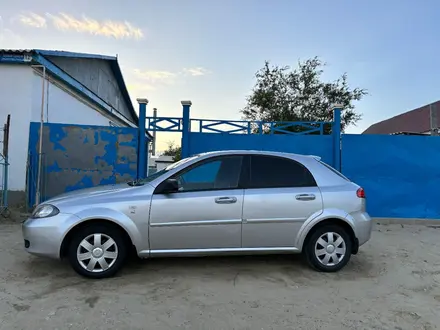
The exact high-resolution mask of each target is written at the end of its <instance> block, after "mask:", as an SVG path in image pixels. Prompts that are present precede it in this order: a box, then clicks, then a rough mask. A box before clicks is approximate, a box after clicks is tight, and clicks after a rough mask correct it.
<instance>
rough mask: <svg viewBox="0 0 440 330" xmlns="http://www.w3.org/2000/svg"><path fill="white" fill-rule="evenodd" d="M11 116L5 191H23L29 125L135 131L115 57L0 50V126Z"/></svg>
mask: <svg viewBox="0 0 440 330" xmlns="http://www.w3.org/2000/svg"><path fill="white" fill-rule="evenodd" d="M8 114H10V115H11V125H10V132H9V163H10V166H9V189H10V190H19V191H20V190H24V189H25V184H26V183H25V182H26V162H27V154H28V140H29V126H30V123H31V122H40V120H41V117H42V118H43V121H44V122H49V123H64V124H78V125H101V126H112V125H113V126H128V127H137V125H138V117H137V114H136V112H135V110H134V108H133V105H132V103H131V101H130V97H129V94H128V92H127V88H126V86H125V83H124V80H123V77H122V73H121V70H120V67H119V65H118V60H117V58H116V57H111V56H102V55H90V54H80V53H71V52H63V51H46V50H36V49H34V50H0V126H3V124H4V123H5V122H6V118H7V115H8Z"/></svg>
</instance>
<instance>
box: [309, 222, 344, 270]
mask: <svg viewBox="0 0 440 330" xmlns="http://www.w3.org/2000/svg"><path fill="white" fill-rule="evenodd" d="M351 251H352V241H351V239H350V236H349V235H348V234H347V232H346V231H345V230H344V228H342V227H341V226H337V225H327V226H323V227H318V228H317V229H316V230H315V231H314V233H313V234H312V236H311V237H310V239H309V240H308V242H307V244H306V246H305V247H304V254H305V257H306V260H307V262H308V263H309V265H310V266H311V267H312V268H314V269H316V270H318V271H322V272H336V271H338V270H340V269H342V268H343V267H344V266H345V265H346V264H347V263H348V261H349V260H350V257H351Z"/></svg>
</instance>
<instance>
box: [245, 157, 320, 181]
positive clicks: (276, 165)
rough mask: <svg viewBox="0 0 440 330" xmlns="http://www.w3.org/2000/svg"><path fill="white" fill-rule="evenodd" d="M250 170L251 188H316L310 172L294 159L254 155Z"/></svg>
mask: <svg viewBox="0 0 440 330" xmlns="http://www.w3.org/2000/svg"><path fill="white" fill-rule="evenodd" d="M250 169H251V170H250V183H249V186H250V188H283V187H313V186H316V182H315V179H314V178H313V176H312V174H311V173H310V171H309V170H308V169H307V168H306V167H305V166H304V165H302V164H300V163H298V162H296V161H294V160H292V159H288V158H283V157H274V156H257V155H253V156H251V166H250Z"/></svg>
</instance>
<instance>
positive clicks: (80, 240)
mask: <svg viewBox="0 0 440 330" xmlns="http://www.w3.org/2000/svg"><path fill="white" fill-rule="evenodd" d="M126 254H127V249H126V244H125V242H124V238H123V235H121V233H120V231H119V230H118V229H116V228H113V227H111V226H106V225H95V224H93V225H90V226H84V227H83V228H81V229H80V230H79V231H78V232H76V233H75V236H74V237H73V239H72V240H71V242H70V246H69V260H70V263H71V265H72V267H73V269H74V270H75V271H76V272H77V273H78V274H80V275H82V276H85V277H90V278H95V279H98V278H106V277H111V276H113V275H115V274H116V273H117V272H118V271H119V270H120V269H121V268H122V265H123V263H124V261H125V258H126Z"/></svg>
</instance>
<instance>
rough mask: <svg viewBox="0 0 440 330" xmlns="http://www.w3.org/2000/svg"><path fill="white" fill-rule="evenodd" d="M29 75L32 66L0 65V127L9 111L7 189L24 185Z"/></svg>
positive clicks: (30, 91) (29, 103) (29, 93)
mask: <svg viewBox="0 0 440 330" xmlns="http://www.w3.org/2000/svg"><path fill="white" fill-rule="evenodd" d="M32 76H33V74H32V69H31V68H30V67H29V66H27V65H17V64H15V65H13V64H11V65H9V64H2V65H0V125H1V127H3V125H4V124H5V123H6V118H7V116H8V114H10V115H11V126H10V128H9V163H10V164H11V165H10V166H9V182H8V184H9V189H10V190H24V189H25V182H26V162H27V151H28V142H29V121H30V118H31V102H32ZM1 134H3V132H2V133H1ZM1 140H3V137H1ZM1 151H3V150H1Z"/></svg>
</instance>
